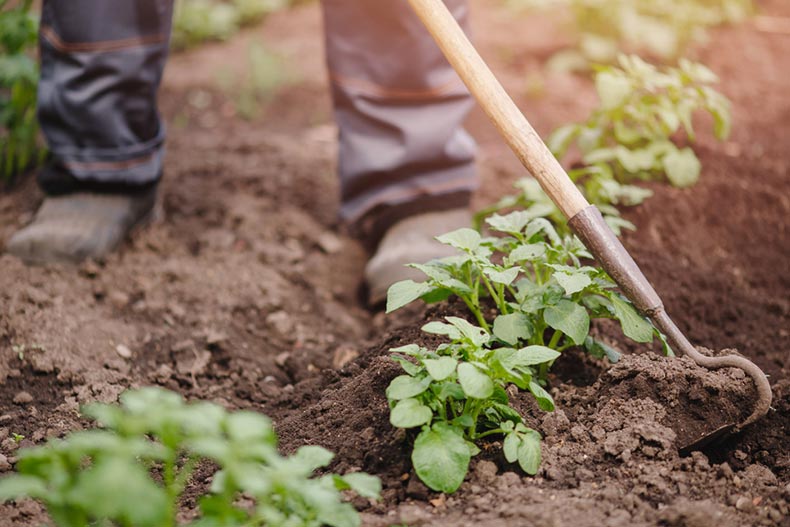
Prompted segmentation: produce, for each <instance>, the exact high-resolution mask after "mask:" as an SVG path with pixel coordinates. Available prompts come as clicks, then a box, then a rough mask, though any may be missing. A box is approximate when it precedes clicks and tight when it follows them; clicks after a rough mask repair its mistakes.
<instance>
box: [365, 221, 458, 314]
mask: <svg viewBox="0 0 790 527" xmlns="http://www.w3.org/2000/svg"><path fill="white" fill-rule="evenodd" d="M471 224H472V215H471V213H470V212H469V210H467V209H452V210H447V211H442V212H428V213H425V214H418V215H415V216H409V217H408V218H406V219H404V220H401V221H399V222H398V223H396V224H395V225H393V226H392V227H390V228H389V230H387V233H386V234H385V235H384V237H383V238H382V240H381V243H380V244H379V246H378V249H377V250H376V254H374V255H373V257H372V258H371V259H370V261H369V262H368V264H367V266H365V281H366V282H367V285H368V302H369V303H370V305H371V306H375V305H378V304H380V303H381V302H383V301H384V300H386V299H387V289H389V287H390V286H391V285H392V284H394V283H395V282H399V281H401V280H409V279H411V280H416V281H421V280H424V279H425V275H424V274H423V273H422V272H421V271H418V270H417V269H412V268H411V267H406V265H407V264H410V263H426V262H428V261H430V260H436V259H439V258H444V257H446V256H452V255H454V254H457V251H456V250H455V249H453V248H452V247H450V246H449V245H444V244H442V243H439V242H438V241H436V239H435V237H436V236H439V235H441V234H445V233H447V232H450V231H454V230H456V229H460V228H461V227H469V226H471Z"/></svg>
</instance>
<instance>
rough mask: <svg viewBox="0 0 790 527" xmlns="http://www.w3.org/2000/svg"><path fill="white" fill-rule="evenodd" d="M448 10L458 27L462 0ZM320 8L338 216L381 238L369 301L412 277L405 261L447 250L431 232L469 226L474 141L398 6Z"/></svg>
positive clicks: (423, 34) (457, 86) (341, 3)
mask: <svg viewBox="0 0 790 527" xmlns="http://www.w3.org/2000/svg"><path fill="white" fill-rule="evenodd" d="M446 4H447V5H448V7H450V9H451V10H452V11H453V13H454V14H455V16H456V18H457V19H459V20H460V21H461V22H462V23H464V24H465V23H466V19H467V11H468V10H467V4H466V0H446ZM323 6H324V18H325V24H326V41H327V42H326V47H327V62H328V65H329V74H330V79H331V83H332V93H333V99H334V104H335V115H336V120H337V123H338V126H339V129H340V158H339V172H340V179H341V192H342V208H341V216H342V219H343V220H345V221H346V222H347V223H348V224H349V225H351V226H352V228H353V229H355V230H356V231H357V233H358V234H359V235H361V236H362V237H363V239H366V240H368V241H370V240H373V241H374V242H375V241H377V240H378V239H379V238H380V237H381V236H382V235H384V234H385V233H386V235H385V236H384V238H383V240H382V241H381V243H380V244H379V248H378V250H377V253H376V254H375V255H374V257H373V258H372V259H371V262H370V263H369V264H368V268H367V269H366V278H367V280H368V285H369V286H370V289H371V298H372V300H374V301H377V300H380V299H381V298H382V297H383V295H384V294H385V292H386V288H387V286H388V285H389V284H390V283H392V282H393V281H396V280H399V279H403V278H405V277H406V276H407V275H406V273H408V272H409V271H411V270H409V269H406V268H404V267H403V264H405V263H409V262H419V261H426V260H429V259H431V258H432V257H439V256H444V255H445V254H446V253H445V252H443V249H442V246H440V245H439V244H438V243H437V242H435V241H433V239H432V238H433V236H435V235H437V234H441V233H442V232H446V231H448V230H452V229H455V228H459V227H462V226H466V225H468V224H469V214H468V212H467V209H468V205H469V198H470V195H471V192H472V190H473V189H474V188H475V187H476V184H477V181H476V175H475V167H474V153H475V144H474V141H473V140H472V138H471V137H470V136H469V135H468V134H467V133H466V131H464V129H463V127H462V122H463V121H464V118H465V117H466V115H467V113H468V111H469V109H470V107H471V105H472V103H471V99H470V97H469V95H468V92H467V91H466V89H465V87H464V86H463V84H462V83H461V81H460V79H459V78H458V76H457V75H456V73H455V72H454V71H453V69H452V68H451V67H450V65H449V64H448V63H447V62H446V60H445V59H444V57H443V56H442V54H441V51H440V50H439V48H438V47H437V46H436V44H435V43H434V42H433V40H432V39H431V37H430V35H429V34H428V32H427V30H426V29H425V28H424V27H423V26H422V24H421V22H420V21H419V19H418V18H417V17H416V15H415V14H414V13H413V12H412V11H411V8H410V7H409V5H408V3H407V2H406V0H387V1H385V2H373V1H366V2H359V1H355V0H324V1H323ZM426 213H428V214H427V215H425V214H426ZM416 216H420V217H416ZM404 219H405V223H404Z"/></svg>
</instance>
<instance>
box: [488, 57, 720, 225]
mask: <svg viewBox="0 0 790 527" xmlns="http://www.w3.org/2000/svg"><path fill="white" fill-rule="evenodd" d="M718 82H719V79H718V77H717V76H716V74H715V73H713V72H712V71H711V70H710V69H708V68H707V67H706V66H704V65H703V64H700V63H698V62H692V61H689V60H686V59H681V60H680V61H679V64H678V66H677V67H672V66H662V67H657V66H654V65H652V64H649V63H647V62H645V61H644V60H642V59H641V58H639V57H638V56H636V55H620V57H618V65H606V66H596V68H595V89H596V92H597V94H598V99H599V104H598V106H597V107H596V108H594V109H593V110H592V111H591V112H590V114H589V116H588V117H587V119H586V120H584V121H582V122H579V123H571V124H566V125H563V126H560V127H559V128H557V129H556V130H555V131H554V132H553V133H552V134H551V135H550V136H549V138H548V140H547V145H548V147H549V149H550V150H551V151H552V152H553V153H554V155H555V156H557V158H559V159H560V160H561V161H565V164H566V165H570V168H569V169H568V171H567V172H568V175H569V176H570V178H571V179H573V180H574V181H575V182H576V183H577V185H578V187H579V190H581V192H582V194H584V196H585V197H586V198H587V200H588V201H589V202H590V203H592V204H593V205H595V206H597V207H598V208H599V209H600V210H601V212H602V213H603V215H604V217H605V218H606V220H607V222H608V223H609V225H610V227H612V229H613V230H614V231H615V232H616V233H618V234H620V233H621V231H622V230H623V229H628V230H633V229H634V226H633V225H632V224H631V223H630V222H628V221H627V220H625V219H623V218H622V216H621V213H620V208H621V207H630V206H634V205H638V204H640V203H642V202H643V201H644V200H645V199H647V198H649V197H650V196H651V195H652V191H650V190H649V189H646V188H643V187H640V186H638V185H635V184H634V183H638V182H643V181H664V182H667V183H670V184H672V185H673V186H675V187H679V188H683V187H689V186H691V185H693V184H695V183H696V182H697V180H698V179H699V176H700V172H701V170H702V164H701V163H700V161H699V158H698V157H697V155H696V154H695V153H694V150H693V149H692V148H691V146H689V145H691V144H693V143H694V142H695V140H696V137H697V133H696V130H695V127H694V117H695V116H700V115H701V114H702V115H708V116H709V118H710V121H711V122H712V128H713V134H714V137H715V138H716V139H718V140H720V141H724V140H726V139H727V138H728V137H729V135H730V130H731V112H730V107H731V104H730V101H729V100H728V99H727V98H726V97H725V96H724V95H722V94H721V93H719V92H718V91H716V89H715V88H714V86H715V85H716V84H717V83H718ZM678 145H680V146H678ZM516 188H517V190H518V192H517V193H516V194H514V195H508V196H505V197H504V198H502V199H501V200H500V201H499V202H497V203H495V204H494V205H492V206H491V207H488V208H484V209H483V210H481V211H480V212H479V213H478V215H477V217H476V220H475V227H476V228H478V229H479V228H480V227H481V226H482V221H483V219H484V218H485V217H486V216H488V215H489V214H491V213H492V212H496V211H502V210H507V209H512V208H513V207H520V208H522V209H525V210H527V211H529V212H530V213H531V214H533V215H535V216H541V217H546V218H548V219H549V220H551V222H552V224H553V225H554V226H555V228H556V229H557V230H558V231H560V232H561V233H563V234H567V233H568V232H569V231H568V229H567V226H566V223H565V219H564V217H563V215H562V213H561V212H560V210H559V209H558V208H557V207H556V206H555V205H554V203H553V202H552V201H551V199H549V197H548V196H547V195H546V194H545V193H544V192H543V190H542V189H541V188H540V185H539V184H538V183H537V181H535V180H534V179H532V178H524V179H521V180H519V181H518V182H517V183H516Z"/></svg>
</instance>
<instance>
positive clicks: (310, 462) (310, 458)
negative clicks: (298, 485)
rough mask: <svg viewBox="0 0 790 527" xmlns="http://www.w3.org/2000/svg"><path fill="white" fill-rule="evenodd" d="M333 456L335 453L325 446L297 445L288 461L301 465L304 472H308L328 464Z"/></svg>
mask: <svg viewBox="0 0 790 527" xmlns="http://www.w3.org/2000/svg"><path fill="white" fill-rule="evenodd" d="M334 457H335V455H334V454H333V453H332V452H330V451H329V450H327V449H326V448H323V447H320V446H315V445H306V446H302V447H299V449H298V450H297V451H296V453H294V455H292V456H291V457H290V458H289V461H293V462H294V463H296V464H298V465H301V467H302V468H303V470H304V471H305V472H307V473H310V472H313V471H314V470H316V469H319V468H323V467H325V466H327V465H329V463H331V462H332V459H333V458H334Z"/></svg>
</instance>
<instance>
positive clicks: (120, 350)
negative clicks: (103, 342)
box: [115, 344, 132, 359]
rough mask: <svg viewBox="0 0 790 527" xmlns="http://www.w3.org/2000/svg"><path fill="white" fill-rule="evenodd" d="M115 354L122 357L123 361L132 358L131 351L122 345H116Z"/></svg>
mask: <svg viewBox="0 0 790 527" xmlns="http://www.w3.org/2000/svg"><path fill="white" fill-rule="evenodd" d="M115 352H116V353H117V354H118V355H120V356H121V357H123V358H124V359H131V358H132V350H130V349H129V348H128V347H127V346H124V345H123V344H118V345H117V346H115Z"/></svg>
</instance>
